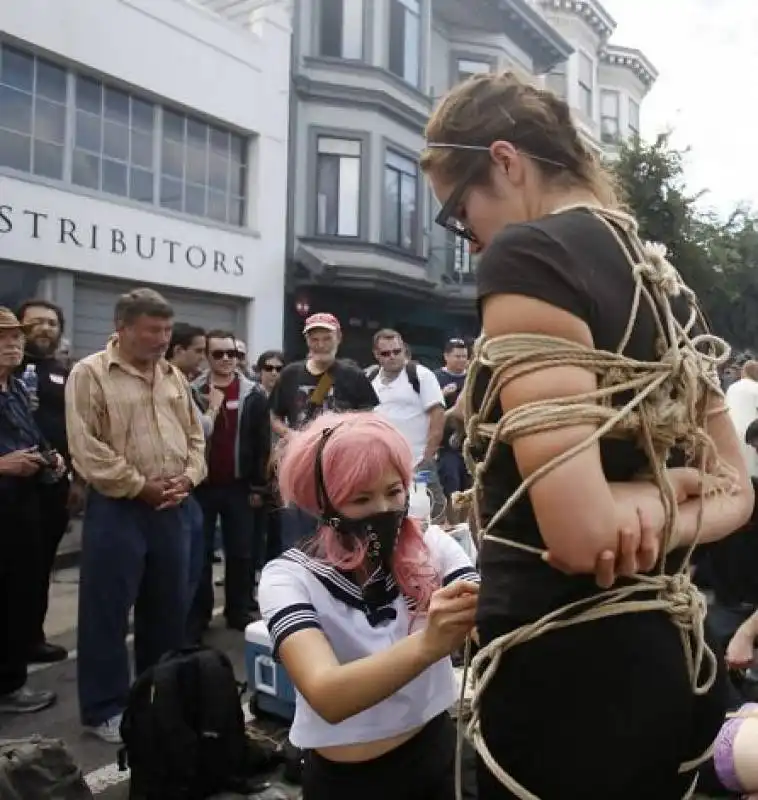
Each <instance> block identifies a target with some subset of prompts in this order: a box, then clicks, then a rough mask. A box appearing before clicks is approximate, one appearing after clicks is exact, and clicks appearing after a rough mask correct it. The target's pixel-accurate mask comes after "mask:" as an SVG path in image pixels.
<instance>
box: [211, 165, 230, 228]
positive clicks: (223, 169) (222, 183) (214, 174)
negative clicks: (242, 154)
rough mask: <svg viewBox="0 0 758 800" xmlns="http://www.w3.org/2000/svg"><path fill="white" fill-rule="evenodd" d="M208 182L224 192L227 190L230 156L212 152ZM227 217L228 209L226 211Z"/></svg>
mask: <svg viewBox="0 0 758 800" xmlns="http://www.w3.org/2000/svg"><path fill="white" fill-rule="evenodd" d="M208 184H209V185H210V186H212V187H213V188H214V189H219V190H220V191H222V192H225V191H226V190H227V187H228V184H229V158H228V156H220V155H218V154H217V153H211V154H210V158H209V162H208ZM224 219H226V211H224Z"/></svg>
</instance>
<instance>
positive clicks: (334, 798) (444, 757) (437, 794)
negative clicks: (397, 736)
mask: <svg viewBox="0 0 758 800" xmlns="http://www.w3.org/2000/svg"><path fill="white" fill-rule="evenodd" d="M469 752H470V751H469ZM466 777H467V778H468V780H467V781H465V786H466V788H465V791H464V793H463V796H464V798H466V799H467V800H469V798H470V799H471V800H473V798H475V797H476V791H475V789H474V788H473V787H472V786H471V777H472V776H471V775H470V772H467V776H466ZM355 798H360V800H388V799H390V798H391V800H454V798H455V724H454V723H453V721H452V719H451V718H450V716H449V714H447V713H445V714H440V715H439V716H438V717H435V718H434V719H433V720H431V722H429V723H427V725H426V726H425V727H424V728H423V730H421V731H419V733H417V734H416V735H415V736H414V737H413V738H412V739H410V740H409V741H407V742H406V743H405V744H403V745H401V746H400V747H398V748H397V749H395V750H392V751H391V752H389V753H387V754H386V755H383V756H380V757H379V758H375V759H374V760H373V761H364V762H360V763H357V764H342V763H336V762H334V761H328V760H327V759H325V758H322V757H321V756H320V755H319V754H318V753H315V752H312V751H309V752H308V753H307V754H306V758H305V768H304V771H303V800H355Z"/></svg>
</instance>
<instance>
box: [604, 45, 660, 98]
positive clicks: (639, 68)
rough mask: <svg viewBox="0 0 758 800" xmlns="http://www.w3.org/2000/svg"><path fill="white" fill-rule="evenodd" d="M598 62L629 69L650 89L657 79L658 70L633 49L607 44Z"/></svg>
mask: <svg viewBox="0 0 758 800" xmlns="http://www.w3.org/2000/svg"><path fill="white" fill-rule="evenodd" d="M600 61H601V63H603V64H608V65H610V66H613V67H625V68H626V69H630V70H631V71H632V72H633V73H634V74H635V75H636V76H637V77H638V78H639V79H640V80H641V81H642V83H643V84H644V85H645V86H646V87H647V89H650V88H651V87H652V85H653V84H654V83H655V81H656V79H657V78H658V70H657V69H656V68H655V67H654V66H653V64H652V63H651V61H650V60H649V59H648V58H647V56H645V54H644V53H643V52H641V51H640V50H637V49H635V48H633V47H621V46H620V45H615V44H608V45H606V46H605V47H604V48H603V49H602V51H601V52H600Z"/></svg>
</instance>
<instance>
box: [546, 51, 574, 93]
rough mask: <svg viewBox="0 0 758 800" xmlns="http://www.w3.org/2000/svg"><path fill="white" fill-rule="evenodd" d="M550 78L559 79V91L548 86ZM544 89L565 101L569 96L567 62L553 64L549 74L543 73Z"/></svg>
mask: <svg viewBox="0 0 758 800" xmlns="http://www.w3.org/2000/svg"><path fill="white" fill-rule="evenodd" d="M550 78H560V79H561V80H560V83H561V91H560V92H559V91H556V89H555V88H554V87H553V86H551V85H550ZM545 88H546V89H548V90H549V91H551V92H552V93H553V94H554V95H555V96H556V97H559V98H560V99H561V100H564V101H567V100H568V96H569V81H568V62H566V61H560V62H559V63H558V64H555V65H554V66H553V67H552V68H551V69H550V71H549V72H546V73H545Z"/></svg>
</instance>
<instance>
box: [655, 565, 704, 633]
mask: <svg viewBox="0 0 758 800" xmlns="http://www.w3.org/2000/svg"><path fill="white" fill-rule="evenodd" d="M661 580H662V583H663V587H662V588H661V591H660V596H661V599H662V600H665V601H666V603H668V605H669V608H668V613H669V615H670V616H671V619H672V621H673V622H674V624H675V625H676V626H677V627H678V628H679V629H680V630H687V631H689V630H692V629H693V628H696V627H697V626H698V622H699V620H700V618H701V616H702V614H703V597H702V595H701V594H700V592H699V591H698V589H697V588H696V587H695V585H694V584H693V583H692V581H691V580H690V576H689V574H687V573H686V572H678V573H677V574H675V575H662V576H661Z"/></svg>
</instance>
